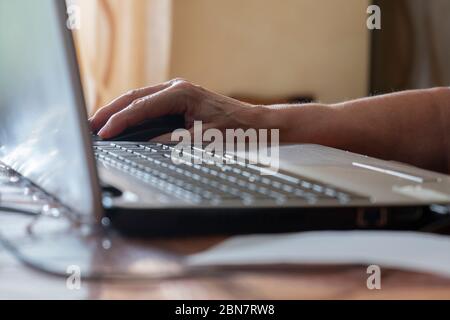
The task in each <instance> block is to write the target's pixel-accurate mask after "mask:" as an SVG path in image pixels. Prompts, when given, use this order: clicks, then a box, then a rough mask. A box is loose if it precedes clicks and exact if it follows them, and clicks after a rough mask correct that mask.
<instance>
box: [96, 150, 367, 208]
mask: <svg viewBox="0 0 450 320" xmlns="http://www.w3.org/2000/svg"><path fill="white" fill-rule="evenodd" d="M194 149H195V148H194V147H193V148H192V149H191V151H192V152H190V153H188V154H187V157H195V156H196V155H198V154H199V152H205V151H204V150H201V149H195V150H194ZM173 150H174V147H173V146H169V145H164V144H160V143H154V144H116V143H110V144H102V145H96V146H94V151H95V156H96V159H97V161H99V162H100V163H104V164H107V165H109V166H112V167H114V168H116V169H118V170H120V171H123V172H125V173H127V174H129V175H131V176H133V177H135V178H137V179H139V180H141V181H143V182H145V183H147V184H149V185H151V186H153V187H156V188H157V189H159V190H161V191H163V192H164V193H166V194H168V195H173V196H175V197H177V198H180V199H183V200H186V201H188V202H193V203H196V204H210V205H211V204H212V205H220V204H223V203H224V202H228V201H239V202H241V203H242V204H243V205H252V204H258V202H260V201H262V200H263V201H265V202H267V201H269V202H272V203H273V204H274V205H286V204H289V203H290V202H292V201H296V203H298V201H299V200H301V201H304V202H307V203H309V204H316V203H317V202H320V201H321V200H334V201H335V202H336V201H337V202H339V203H342V204H345V203H348V202H350V201H351V200H353V199H361V198H362V197H361V196H358V195H355V194H351V193H349V192H346V191H343V190H339V189H337V188H335V187H332V186H329V185H325V184H323V183H318V182H315V181H311V180H308V179H304V178H300V177H298V176H293V175H290V174H286V173H281V172H279V173H276V174H274V175H262V174H261V167H259V166H256V165H253V164H249V163H246V162H243V161H242V160H240V159H237V158H235V157H233V156H229V155H221V156H220V157H218V156H217V155H215V157H213V158H214V159H217V161H211V158H212V157H209V158H208V160H203V159H205V157H198V156H197V159H201V161H202V162H201V164H200V163H199V164H196V162H194V161H185V162H182V163H181V164H178V163H177V164H174V162H173V161H172V151H173ZM194 151H196V152H194ZM184 152H186V151H184ZM185 156H186V154H185ZM224 157H225V158H226V161H227V162H225V161H224ZM219 160H220V161H219ZM198 161H200V160H198Z"/></svg>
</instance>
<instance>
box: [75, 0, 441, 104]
mask: <svg viewBox="0 0 450 320" xmlns="http://www.w3.org/2000/svg"><path fill="white" fill-rule="evenodd" d="M72 2H75V3H77V4H78V5H80V7H81V22H82V23H81V28H80V29H79V30H78V31H76V32H75V34H76V41H77V47H78V51H79V57H80V61H81V65H82V76H83V82H84V86H85V89H86V92H87V94H86V96H87V102H88V106H89V111H90V112H91V113H92V112H94V111H95V110H96V109H97V108H98V107H100V106H102V105H103V104H105V103H106V102H108V101H110V100H111V99H113V98H114V97H116V96H118V95H120V94H122V93H124V92H126V91H128V90H129V89H132V88H136V87H142V86H147V85H152V84H156V83H159V82H163V81H166V80H168V79H172V78H175V77H182V78H186V79H188V80H190V81H192V82H194V83H197V84H200V85H202V86H204V87H206V88H208V89H211V90H214V91H218V92H220V93H222V94H225V95H229V96H233V97H236V98H238V99H241V100H244V101H249V102H255V103H267V104H269V103H281V102H296V101H311V100H314V101H321V102H324V103H332V102H339V101H343V100H347V99H353V98H358V97H363V96H366V95H368V94H378V93H384V92H392V91H395V90H402V89H407V88H419V87H429V86H435V85H448V81H450V77H449V75H450V66H449V65H448V59H447V56H448V54H449V53H450V41H449V40H450V34H449V33H450V23H449V22H448V21H450V19H448V18H449V16H448V13H449V12H450V11H449V10H450V0H433V1H428V0H396V1H392V0H378V1H369V0H283V1H277V0H72ZM372 2H375V4H377V5H379V6H380V7H381V9H382V30H376V31H369V30H368V29H367V26H366V20H367V18H368V14H367V12H366V11H367V7H368V6H369V5H370V4H372Z"/></svg>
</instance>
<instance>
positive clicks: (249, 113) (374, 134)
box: [90, 79, 450, 172]
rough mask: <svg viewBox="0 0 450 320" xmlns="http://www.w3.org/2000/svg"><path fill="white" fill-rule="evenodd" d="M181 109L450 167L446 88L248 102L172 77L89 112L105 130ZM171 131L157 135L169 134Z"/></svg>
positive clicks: (193, 116) (222, 123)
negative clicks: (323, 100) (322, 100)
mask: <svg viewBox="0 0 450 320" xmlns="http://www.w3.org/2000/svg"><path fill="white" fill-rule="evenodd" d="M167 114H184V115H185V119H186V127H187V128H188V129H189V128H190V127H191V125H192V123H193V121H194V120H202V121H203V122H204V123H205V124H206V126H205V127H207V128H208V127H209V128H211V127H214V128H218V129H221V130H225V129H229V128H243V129H245V128H256V129H258V128H267V129H280V138H281V142H292V143H314V144H322V145H326V146H331V147H335V148H339V149H345V150H349V151H353V152H357V153H362V154H366V155H370V156H374V157H379V158H382V159H387V160H396V161H402V162H406V163H410V164H413V165H416V166H419V167H422V168H427V169H431V170H436V171H442V172H450V163H449V159H450V89H449V88H435V89H427V90H415V91H406V92H401V93H394V94H389V95H384V96H378V97H371V98H365V99H360V100H354V101H348V102H344V103H340V104H336V105H322V104H307V105H277V106H252V105H249V104H246V103H242V102H240V101H237V100H234V99H231V98H228V97H225V96H222V95H219V94H216V93H213V92H210V91H208V90H205V89H203V88H201V87H198V86H195V85H192V84H191V83H189V82H186V81H184V80H180V79H176V80H172V81H170V82H167V83H165V84H161V85H158V86H154V87H148V88H143V89H139V90H134V91H131V92H129V93H127V94H125V95H123V96H122V97H120V98H118V99H116V100H115V101H113V102H112V103H110V104H109V105H107V106H106V107H104V108H102V109H101V110H100V111H99V112H97V114H96V115H95V116H94V117H93V118H92V119H90V122H91V126H92V129H93V130H94V131H99V135H100V136H102V137H103V138H106V139H107V138H111V137H113V136H115V135H118V134H120V133H121V132H122V131H123V130H125V129H126V128H127V127H130V126H133V125H137V124H138V123H140V122H142V121H143V120H145V119H148V118H154V117H160V116H163V115H167ZM169 139H170V135H166V136H164V137H160V140H162V141H167V140H169Z"/></svg>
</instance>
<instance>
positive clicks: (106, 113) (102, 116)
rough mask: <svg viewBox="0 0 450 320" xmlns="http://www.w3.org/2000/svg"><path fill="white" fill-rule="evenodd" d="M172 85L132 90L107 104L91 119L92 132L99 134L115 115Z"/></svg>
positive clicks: (165, 84)
mask: <svg viewBox="0 0 450 320" xmlns="http://www.w3.org/2000/svg"><path fill="white" fill-rule="evenodd" d="M170 85H171V84H170V83H169V82H166V83H163V84H159V85H156V86H152V87H148V88H141V89H136V90H132V91H129V92H128V93H126V94H124V95H122V96H120V97H119V98H117V99H115V100H113V101H112V102H111V103H109V104H107V105H106V106H105V107H103V108H101V109H100V110H99V111H97V113H96V114H95V115H94V116H93V117H92V118H91V119H89V123H90V125H91V129H92V131H93V132H97V131H98V130H99V129H100V128H102V127H103V126H104V125H105V124H106V123H107V122H108V120H109V119H110V118H111V117H112V116H113V115H114V114H116V113H117V112H119V111H121V110H123V109H124V108H126V107H128V106H129V105H130V104H131V103H132V102H133V101H135V100H137V99H141V98H143V97H145V96H148V95H151V94H155V93H157V92H159V91H162V90H164V89H166V88H168V87H170Z"/></svg>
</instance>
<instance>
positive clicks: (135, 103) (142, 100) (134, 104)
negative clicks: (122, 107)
mask: <svg viewBox="0 0 450 320" xmlns="http://www.w3.org/2000/svg"><path fill="white" fill-rule="evenodd" d="M146 101H147V99H146V98H139V99H136V100H134V101H133V102H132V103H131V104H130V106H129V107H127V109H131V108H135V107H137V106H139V105H144V104H145V103H146Z"/></svg>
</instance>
